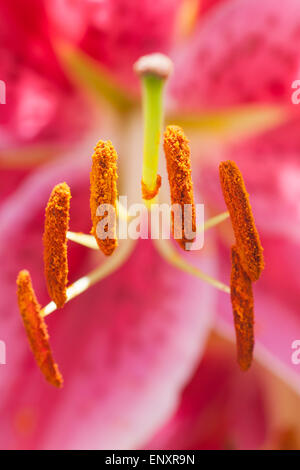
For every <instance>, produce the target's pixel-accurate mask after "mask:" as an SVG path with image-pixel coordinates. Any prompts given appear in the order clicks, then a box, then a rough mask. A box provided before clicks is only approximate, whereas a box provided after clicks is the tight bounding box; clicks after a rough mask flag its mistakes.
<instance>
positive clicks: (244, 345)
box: [230, 245, 254, 371]
mask: <svg viewBox="0 0 300 470" xmlns="http://www.w3.org/2000/svg"><path fill="white" fill-rule="evenodd" d="M230 292H231V303H232V309H233V317H234V325H235V333H236V344H237V360H238V363H239V366H240V368H241V369H242V370H244V371H246V370H248V369H249V367H250V366H251V362H252V356H253V348H254V314H253V306H254V301H253V293H252V282H251V279H250V278H249V276H248V274H247V273H246V272H245V271H244V269H243V266H242V264H241V260H240V256H239V253H238V250H237V247H236V246H235V245H234V246H233V247H232V248H231V283H230Z"/></svg>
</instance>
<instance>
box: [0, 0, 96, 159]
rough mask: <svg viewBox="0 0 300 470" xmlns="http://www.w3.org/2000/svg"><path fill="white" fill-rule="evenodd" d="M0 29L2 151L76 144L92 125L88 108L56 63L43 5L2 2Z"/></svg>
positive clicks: (14, 0)
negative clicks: (3, 102)
mask: <svg viewBox="0 0 300 470" xmlns="http://www.w3.org/2000/svg"><path fill="white" fill-rule="evenodd" d="M0 26H1V45H0V61H1V67H2V69H1V80H3V81H4V83H5V98H6V104H5V105H2V106H1V115H0V124H1V147H2V149H3V148H4V149H7V148H15V147H18V146H19V145H22V146H24V145H26V144H33V143H38V144H41V143H42V144H49V143H50V144H53V143H54V142H55V143H56V145H57V144H58V143H59V144H62V143H66V142H68V143H70V141H71V142H74V141H75V139H78V138H79V137H80V136H82V134H83V133H84V131H85V130H86V127H87V125H88V123H89V122H90V121H89V114H87V104H86V103H85V101H84V99H83V97H82V95H81V94H80V93H79V92H78V90H75V88H74V86H73V85H72V84H71V83H70V81H69V80H68V78H67V77H66V75H65V73H64V71H63V70H62V67H61V65H60V63H59V61H58V58H57V57H56V54H55V51H54V48H53V39H54V38H53V32H52V31H51V29H50V25H49V21H48V17H47V14H46V11H45V7H44V2H40V1H38V0H29V1H28V2H26V3H24V2H22V1H20V0H12V1H11V2H6V1H4V0H0ZM57 151H58V149H56V152H57Z"/></svg>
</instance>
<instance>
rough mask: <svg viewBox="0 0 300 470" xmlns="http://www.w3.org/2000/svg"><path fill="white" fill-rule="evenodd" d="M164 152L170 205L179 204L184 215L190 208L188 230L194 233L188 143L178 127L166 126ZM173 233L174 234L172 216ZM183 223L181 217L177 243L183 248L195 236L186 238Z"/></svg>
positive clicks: (194, 224)
mask: <svg viewBox="0 0 300 470" xmlns="http://www.w3.org/2000/svg"><path fill="white" fill-rule="evenodd" d="M164 151H165V156H166V163H167V171H168V179H169V185H170V193H171V202H172V205H175V204H179V206H180V207H181V210H182V214H184V208H185V206H187V205H188V206H189V207H191V211H190V217H191V220H189V221H188V222H189V224H188V225H189V228H190V229H191V231H192V232H193V234H195V233H196V212H195V204H194V193H193V182H192V172H191V152H190V147H189V141H188V139H187V138H186V136H185V135H184V133H183V130H182V129H181V128H180V127H179V126H168V127H167V129H166V131H165V134H164ZM172 219H173V233H174V214H173V213H172ZM184 222H187V220H186V219H184V217H182V229H181V233H182V236H181V238H179V239H178V240H177V241H178V242H179V244H180V245H181V247H182V248H184V246H185V243H191V242H192V241H193V240H194V239H195V236H194V235H193V236H191V237H190V238H189V237H187V234H186V233H185V227H184V225H185V224H184Z"/></svg>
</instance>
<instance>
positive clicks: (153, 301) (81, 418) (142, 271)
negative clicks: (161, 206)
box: [0, 158, 215, 448]
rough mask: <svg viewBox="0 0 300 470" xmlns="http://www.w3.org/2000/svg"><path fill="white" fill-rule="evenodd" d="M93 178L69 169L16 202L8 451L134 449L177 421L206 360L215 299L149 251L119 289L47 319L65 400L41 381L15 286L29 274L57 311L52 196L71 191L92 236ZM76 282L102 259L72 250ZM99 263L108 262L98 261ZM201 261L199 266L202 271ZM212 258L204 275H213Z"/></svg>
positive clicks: (8, 241)
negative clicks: (47, 226)
mask: <svg viewBox="0 0 300 470" xmlns="http://www.w3.org/2000/svg"><path fill="white" fill-rule="evenodd" d="M88 170H89V169H88V167H87V165H86V163H85V162H78V160H76V159H74V158H72V160H71V161H67V162H63V163H61V164H60V165H59V166H48V167H47V168H45V169H44V170H43V171H39V172H36V173H35V174H34V175H32V176H31V177H30V178H28V180H27V181H26V182H25V183H24V185H23V186H22V187H20V188H19V189H18V191H17V192H16V193H15V194H14V195H13V196H12V197H11V198H9V199H8V200H7V202H6V204H5V205H4V207H3V208H2V211H1V214H0V223H1V228H2V229H1V234H0V238H1V244H0V247H1V255H0V259H1V272H0V275H1V284H0V285H1V289H2V293H1V295H0V299H1V300H0V302H1V309H0V312H1V314H0V315H1V317H0V319H1V339H2V340H4V341H5V342H6V346H7V365H6V366H3V367H2V366H1V382H0V395H1V405H0V408H1V410H0V413H1V416H2V419H1V424H0V427H1V429H2V431H1V433H0V436H1V437H0V442H1V443H0V447H1V448H124V447H125V448H132V447H136V446H138V445H139V444H141V442H142V441H145V440H147V439H148V436H149V435H151V434H153V433H154V431H155V430H156V429H157V427H158V426H159V425H160V424H161V423H162V422H163V421H164V420H166V419H167V418H168V417H169V416H170V414H171V413H172V412H173V410H174V408H175V406H176V403H177V395H178V392H179V390H181V388H182V386H183V384H184V383H185V382H186V381H187V379H188V378H189V376H190V374H191V372H192V370H193V368H194V367H195V364H196V361H197V360H198V358H199V355H200V354H201V351H202V348H203V345H204V342H205V338H206V335H207V332H208V330H209V327H210V324H211V314H212V312H213V310H214V306H213V301H214V298H215V293H214V290H213V289H212V288H211V287H209V286H206V285H204V284H203V283H201V282H200V281H199V280H197V279H194V278H191V277H189V276H188V275H183V274H181V273H180V272H178V271H177V270H175V269H174V268H172V267H170V266H169V265H168V264H166V263H165V262H164V261H163V260H162V259H161V258H160V256H159V255H158V253H157V252H156V251H155V250H154V249H153V245H152V243H151V242H150V241H147V240H145V241H141V242H139V243H138V245H137V247H136V249H135V251H134V253H133V254H132V256H131V258H130V260H129V261H128V262H127V263H126V264H125V265H124V266H123V267H122V268H121V269H120V270H119V271H118V272H116V273H114V274H113V275H112V276H111V277H110V278H108V279H106V280H103V281H102V282H101V283H100V284H98V285H96V286H94V287H93V288H91V289H90V290H89V291H88V292H86V293H85V294H83V295H82V296H80V297H79V298H77V299H74V300H73V301H72V302H70V304H68V305H67V306H66V307H65V308H64V309H63V310H62V311H58V312H55V313H54V314H53V315H52V316H51V317H49V318H47V323H48V325H49V333H50V340H51V345H52V347H53V352H54V357H55V359H56V360H57V361H58V363H59V365H60V369H61V371H62V373H63V375H64V379H65V386H64V388H63V389H62V390H54V389H52V388H51V387H50V386H49V385H48V384H47V383H46V382H45V381H44V378H43V377H42V376H41V374H40V371H39V370H38V368H37V366H36V364H35V362H34V360H33V357H32V355H31V353H30V351H29V347H28V344H27V340H26V338H25V334H24V329H23V326H22V324H21V321H20V318H19V313H18V311H17V306H16V296H15V291H16V288H15V279H16V275H17V272H18V270H19V269H21V268H24V267H26V268H28V269H29V270H30V272H31V274H32V279H33V284H34V287H35V290H36V293H37V296H38V299H39V301H40V302H41V303H42V304H44V303H45V302H47V301H48V300H47V294H46V288H45V283H44V279H43V274H42V271H43V266H42V243H41V238H42V232H43V226H42V225H43V212H44V206H45V204H46V201H47V198H48V196H49V193H50V190H51V188H52V187H53V186H54V185H55V184H56V183H58V182H60V181H64V180H65V181H66V182H67V183H68V184H69V185H70V186H71V191H72V196H73V197H72V200H71V229H72V230H75V231H76V230H85V231H87V230H89V228H90V221H89V206H88V196H89V187H88ZM69 252H70V276H69V278H70V282H72V281H74V280H75V279H76V278H78V277H79V276H80V275H82V274H84V273H86V272H87V271H88V270H89V269H90V268H91V266H94V265H95V262H96V260H97V255H96V254H95V252H88V250H85V249H83V248H79V247H77V246H74V245H72V244H71V243H70V246H69ZM99 259H101V257H100V258H99ZM196 262H197V261H196ZM214 262H215V260H214V259H212V258H211V257H209V256H207V255H205V254H202V253H201V260H200V265H201V266H202V267H203V269H204V270H206V271H207V272H209V273H211V274H212V275H213V274H214Z"/></svg>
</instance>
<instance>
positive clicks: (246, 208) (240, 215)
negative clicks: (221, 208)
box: [219, 160, 264, 281]
mask: <svg viewBox="0 0 300 470" xmlns="http://www.w3.org/2000/svg"><path fill="white" fill-rule="evenodd" d="M219 170H220V181H221V186H222V191H223V195H224V200H225V203H226V205H227V208H228V211H229V214H230V218H231V222H232V228H233V231H234V235H235V239H236V246H237V249H238V252H239V255H240V258H241V263H242V265H243V268H244V270H245V271H246V273H247V274H248V276H249V277H250V279H251V280H252V281H256V280H257V279H258V278H259V276H260V274H261V272H262V270H263V268H264V258H263V248H262V246H261V243H260V239H259V235H258V232H257V229H256V226H255V222H254V217H253V214H252V209H251V205H250V202H249V194H248V193H247V190H246V187H245V183H244V180H243V176H242V174H241V172H240V170H239V169H238V167H237V165H236V164H235V162H233V161H230V160H228V161H226V162H222V163H221V164H220V167H219Z"/></svg>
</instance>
